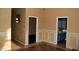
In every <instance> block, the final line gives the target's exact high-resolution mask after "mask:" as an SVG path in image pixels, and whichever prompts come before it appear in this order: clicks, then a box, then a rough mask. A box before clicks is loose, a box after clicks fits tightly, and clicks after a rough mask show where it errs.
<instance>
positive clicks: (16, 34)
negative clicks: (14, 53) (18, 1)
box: [12, 8, 25, 44]
mask: <svg viewBox="0 0 79 59" xmlns="http://www.w3.org/2000/svg"><path fill="white" fill-rule="evenodd" d="M17 14H19V15H20V16H21V18H20V23H16V21H15V20H16V15H17ZM12 33H13V35H12V39H14V40H18V41H20V42H22V44H25V8H14V9H12Z"/></svg>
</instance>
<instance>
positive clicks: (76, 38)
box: [67, 32, 79, 49]
mask: <svg viewBox="0 0 79 59" xmlns="http://www.w3.org/2000/svg"><path fill="white" fill-rule="evenodd" d="M67 48H71V49H79V34H78V33H71V32H69V33H68V40H67Z"/></svg>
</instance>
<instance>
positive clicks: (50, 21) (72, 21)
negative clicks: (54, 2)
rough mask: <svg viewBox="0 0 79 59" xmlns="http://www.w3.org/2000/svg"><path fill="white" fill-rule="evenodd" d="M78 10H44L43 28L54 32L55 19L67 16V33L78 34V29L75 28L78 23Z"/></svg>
mask: <svg viewBox="0 0 79 59" xmlns="http://www.w3.org/2000/svg"><path fill="white" fill-rule="evenodd" d="M78 15H79V9H69V8H68V9H67V8H66V9H65V8H64V9H62V8H60V9H58V8H50V9H45V28H46V29H51V30H56V17H58V16H68V17H69V20H68V21H69V25H68V26H69V27H68V28H69V29H68V30H69V32H75V33H79V28H78V27H77V25H78V22H79V20H78V19H79V16H78Z"/></svg>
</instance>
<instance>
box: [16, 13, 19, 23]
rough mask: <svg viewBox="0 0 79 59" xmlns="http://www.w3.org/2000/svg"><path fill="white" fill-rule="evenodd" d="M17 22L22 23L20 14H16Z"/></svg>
mask: <svg viewBox="0 0 79 59" xmlns="http://www.w3.org/2000/svg"><path fill="white" fill-rule="evenodd" d="M16 23H20V15H19V14H18V15H16Z"/></svg>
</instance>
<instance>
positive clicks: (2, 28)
mask: <svg viewBox="0 0 79 59" xmlns="http://www.w3.org/2000/svg"><path fill="white" fill-rule="evenodd" d="M9 49H11V9H10V8H0V50H9Z"/></svg>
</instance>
